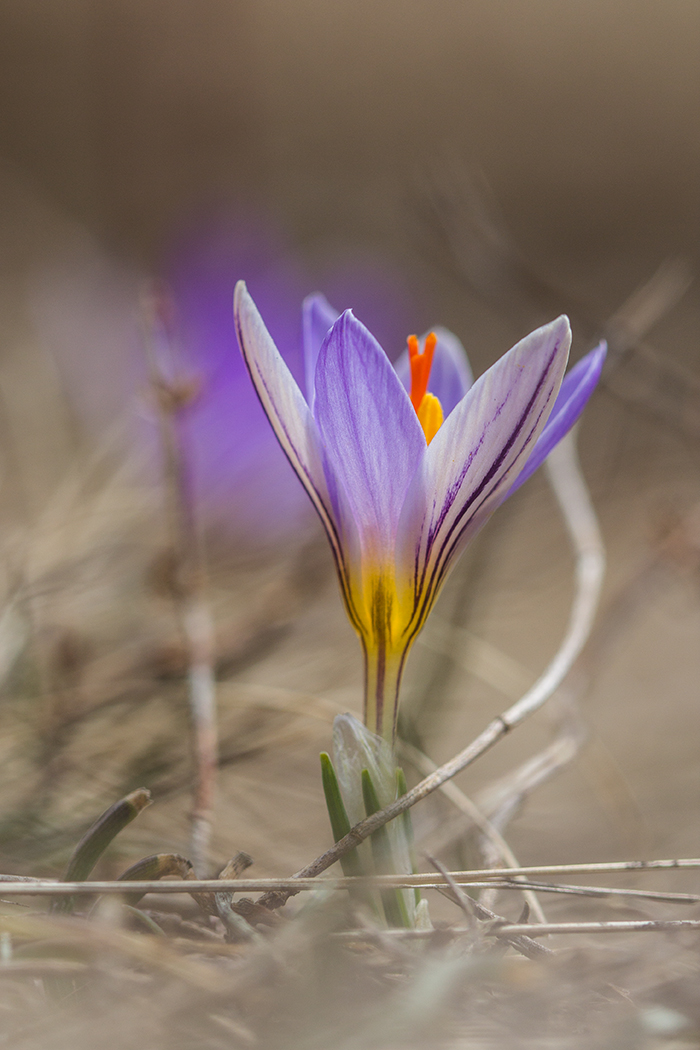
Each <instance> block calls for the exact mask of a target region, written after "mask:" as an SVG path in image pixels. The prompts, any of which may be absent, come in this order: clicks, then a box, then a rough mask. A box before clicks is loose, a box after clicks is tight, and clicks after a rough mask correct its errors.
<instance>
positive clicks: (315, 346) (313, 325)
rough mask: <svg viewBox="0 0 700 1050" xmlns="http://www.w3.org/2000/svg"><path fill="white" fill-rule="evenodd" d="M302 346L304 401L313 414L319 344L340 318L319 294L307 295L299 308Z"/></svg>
mask: <svg viewBox="0 0 700 1050" xmlns="http://www.w3.org/2000/svg"><path fill="white" fill-rule="evenodd" d="M301 316H302V331H303V345H304V379H305V381H306V401H307V404H308V406H309V408H310V409H311V411H312V412H313V410H314V400H315V397H316V362H317V361H318V354H319V350H320V349H321V343H322V342H323V340H324V339H325V338H326V335H327V334H328V331H329V329H330V328H332V326H333V325H334V324H335V322H336V321H337V320H338V318H339V317H340V314H339V313H338V311H337V310H334V309H333V307H332V306H331V304H330V303H329V302H328V300H327V299H326V298H325V296H323V295H321V293H320V292H315V293H314V294H313V295H307V297H306V299H304V302H303V304H302V308H301Z"/></svg>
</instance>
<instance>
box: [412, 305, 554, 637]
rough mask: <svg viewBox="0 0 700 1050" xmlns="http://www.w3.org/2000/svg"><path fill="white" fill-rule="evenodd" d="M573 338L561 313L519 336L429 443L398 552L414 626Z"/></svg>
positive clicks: (547, 399)
mask: <svg viewBox="0 0 700 1050" xmlns="http://www.w3.org/2000/svg"><path fill="white" fill-rule="evenodd" d="M570 343H571V332H570V328H569V323H568V320H567V319H566V318H565V317H561V318H558V319H557V320H556V321H553V322H552V323H551V324H549V325H545V326H544V328H540V329H538V330H537V331H536V332H532V333H531V334H530V335H529V336H527V337H526V338H525V339H523V340H521V342H519V343H518V344H517V345H516V346H514V347H513V349H512V350H510V351H509V352H508V353H507V354H506V355H505V356H504V357H502V358H501V359H500V361H497V362H496V364H495V365H493V366H492V367H491V368H490V369H489V370H488V371H487V372H486V373H484V375H483V376H481V378H480V379H478V380H477V382H476V383H475V384H474V386H473V387H472V389H471V390H470V391H469V392H468V393H467V394H466V395H465V397H464V398H463V400H462V401H461V402H460V404H459V405H458V406H457V408H456V409H455V410H454V411H453V413H452V414H451V415H450V416H449V417H448V419H447V420H446V421H445V423H444V424H443V426H442V427H441V428H440V430H439V431H438V433H437V434H436V436H435V438H434V439H433V441H432V442H431V444H430V446H429V447H428V450H427V453H426V455H425V457H424V458H423V461H422V463H421V466H420V470H419V473H418V474H417V475H416V478H415V479H414V481H413V483H412V485H411V488H410V490H409V493H408V495H407V497H406V503H405V507H404V511H403V513H402V517H401V524H400V530H399V543H398V553H397V565H398V568H399V572H400V574H401V575H402V576H403V579H404V582H405V584H406V585H407V586H409V587H410V588H411V589H412V590H413V591H414V594H415V623H416V624H417V626H418V627H419V626H420V624H422V622H423V620H424V619H425V616H426V615H427V613H428V611H429V609H430V606H431V605H432V602H433V601H434V600H435V598H436V596H437V593H438V591H439V588H440V585H441V582H442V580H443V579H444V576H445V573H446V570H447V567H448V565H449V564H450V563H451V561H452V560H453V558H454V556H455V555H456V553H457V551H458V550H459V549H461V548H462V546H463V545H464V543H465V542H466V541H467V540H468V539H469V538H471V536H473V535H474V534H475V532H476V531H477V530H478V529H479V528H480V527H481V525H482V524H483V523H484V521H486V519H487V518H488V517H489V515H490V514H491V513H492V512H493V511H494V510H495V508H496V507H497V506H498V504H499V502H500V497H501V496H502V493H503V491H504V489H506V488H507V486H508V484H509V482H511V481H512V479H513V477H514V475H516V474H517V471H518V467H519V465H520V464H522V462H523V460H524V458H525V457H527V455H528V454H529V452H530V451H531V449H532V448H533V446H534V443H535V441H536V440H537V438H538V436H539V434H540V433H541V431H542V429H543V428H544V425H545V422H546V420H547V418H548V416H549V412H550V411H551V407H552V405H553V404H554V400H555V397H556V394H557V392H558V390H559V387H560V384H561V380H562V376H563V373H564V369H565V368H566V360H567V357H568V352H569V346H570ZM416 629H417V628H416Z"/></svg>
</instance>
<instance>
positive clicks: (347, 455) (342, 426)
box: [315, 310, 426, 562]
mask: <svg viewBox="0 0 700 1050" xmlns="http://www.w3.org/2000/svg"><path fill="white" fill-rule="evenodd" d="M315 384H316V401H315V416H316V421H317V423H318V427H319V431H320V433H321V438H322V441H323V445H324V448H325V452H326V455H327V457H328V461H329V465H330V467H331V470H332V473H333V475H334V477H335V478H336V479H338V480H339V481H340V484H341V486H342V488H343V490H344V492H345V495H346V497H347V502H348V509H349V512H350V514H351V515H352V517H353V519H354V521H355V523H356V525H357V529H358V532H359V535H360V537H361V540H362V548H363V553H364V555H365V557H367V558H370V559H377V560H379V561H386V559H387V558H390V559H391V561H392V562H393V546H394V536H395V534H396V528H397V525H398V521H399V516H400V513H401V508H402V506H403V502H404V498H405V496H406V491H407V489H408V486H409V484H410V482H411V479H412V478H413V475H414V474H415V472H416V469H417V467H418V464H419V462H420V459H421V457H422V456H423V454H424V453H425V451H426V443H425V437H424V436H423V431H422V429H421V426H420V423H419V422H418V417H417V416H416V413H415V412H414V410H413V406H412V405H411V402H410V400H409V397H408V395H407V393H406V391H405V390H404V388H403V386H402V385H401V382H400V380H399V378H398V376H397V375H396V373H395V371H394V369H393V368H392V366H391V363H390V361H389V359H388V357H387V356H386V354H385V353H384V351H383V350H382V348H381V347H380V345H379V343H378V342H377V341H376V339H375V338H374V336H373V335H371V334H370V333H369V332H368V331H367V329H366V328H365V327H364V325H362V324H360V322H359V321H358V320H356V318H355V317H354V316H353V314H352V312H351V311H350V310H346V311H345V313H344V314H342V315H341V317H340V318H339V319H338V320H337V321H336V323H335V324H334V325H333V327H332V328H331V330H330V332H329V333H328V335H327V336H326V338H325V340H324V342H323V345H322V347H321V351H320V353H319V357H318V362H317V366H316V379H315Z"/></svg>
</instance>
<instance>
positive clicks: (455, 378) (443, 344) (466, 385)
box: [394, 328, 474, 417]
mask: <svg viewBox="0 0 700 1050" xmlns="http://www.w3.org/2000/svg"><path fill="white" fill-rule="evenodd" d="M432 330H433V331H434V332H435V335H436V336H437V345H436V347H435V353H434V355H433V366H432V368H431V370H430V380H429V382H428V390H429V391H430V393H431V394H434V395H435V397H436V398H437V399H438V401H439V402H440V404H441V405H442V410H443V412H444V413H445V416H446V417H447V416H448V415H449V414H450V412H451V411H452V409H453V408H455V407H456V406H457V405H458V404H459V402H460V401H461V400H462V398H463V397H464V395H465V394H466V392H467V390H470V389H471V387H472V385H473V383H474V377H473V376H472V370H471V368H470V367H469V358H468V357H467V351H466V350H465V349H464V347H463V346H462V344H461V342H460V341H459V339H458V338H457V336H456V335H454V334H453V333H452V332H450V331H448V329H447V328H434V329H432ZM424 345H425V336H422V338H421V340H420V347H421V352H422V351H423V347H424ZM394 367H395V368H396V374H397V375H398V377H399V379H400V380H401V382H402V383H403V385H404V387H405V389H406V390H407V391H409V392H410V389H411V366H410V364H409V360H408V349H406V350H404V352H403V353H402V354H401V356H400V357H399V358H398V360H397V361H396V364H395V366H394Z"/></svg>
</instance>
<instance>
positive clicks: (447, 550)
mask: <svg viewBox="0 0 700 1050" xmlns="http://www.w3.org/2000/svg"><path fill="white" fill-rule="evenodd" d="M234 314H235V322H236V329H237V333H238V340H239V343H240V346H241V350H242V353H243V357H244V359H245V362H246V365H247V367H248V371H249V372H250V375H251V378H252V380H253V383H254V385H255V388H256V390H257V393H258V396H259V398H260V401H261V403H262V406H263V408H264V410H265V412H266V414H267V416H268V418H269V420H270V422H271V424H272V427H273V429H274V431H275V433H276V435H277V438H278V440H279V442H280V444H281V446H282V448H283V449H284V451H285V453H286V455H287V457H288V459H289V461H290V463H291V464H292V466H293V468H294V470H295V471H296V473H297V475H298V477H299V479H300V481H301V482H302V484H303V486H304V488H305V489H306V491H307V494H308V495H309V497H310V498H311V501H312V503H313V505H314V507H315V508H316V511H317V512H318V515H319V517H320V518H321V521H322V523H323V526H324V528H325V530H326V533H327V535H328V539H329V540H330V544H331V548H332V551H333V556H334V559H335V563H336V568H337V571H338V576H339V579H340V585H341V590H342V594H343V598H344V601H345V606H346V609H347V613H348V616H349V617H350V620H351V622H352V624H353V626H354V628H355V630H356V631H357V633H358V635H359V637H360V641H361V643H362V648H363V653H364V662H365V724H366V725H367V726H369V728H370V729H372V730H373V731H374V732H376V733H378V734H379V735H380V736H383V737H384V738H385V739H386V740H388V741H389V742H392V741H393V737H394V733H395V728H396V716H397V708H398V692H399V686H400V682H401V676H402V673H403V669H404V666H405V662H406V658H407V656H408V653H409V651H410V649H411V646H412V644H413V642H414V641H415V638H416V636H417V634H418V632H419V631H420V630H421V628H422V627H423V625H424V623H425V620H426V618H427V616H428V614H429V612H430V610H431V608H432V606H433V604H434V602H435V600H436V598H437V596H438V594H439V593H440V590H441V588H442V586H443V584H444V582H445V580H446V579H447V576H448V575H449V572H450V570H451V568H452V567H453V565H454V563H455V559H456V558H457V556H458V555H459V553H460V552H461V550H462V549H463V548H464V546H465V545H466V544H467V543H468V542H469V541H470V540H471V539H472V538H473V537H474V536H475V534H476V533H477V531H478V530H479V529H480V528H481V526H482V525H483V524H484V523H485V522H486V521H487V519H488V518H489V517H490V515H491V514H492V513H493V512H494V510H495V509H496V508H497V507H498V506H499V504H500V503H502V502H503V500H504V499H505V498H506V497H507V496H508V495H510V493H511V492H513V491H514V490H515V489H516V488H517V487H518V486H519V484H521V483H522V480H525V478H526V477H528V476H529V475H530V474H531V473H532V472H533V471H534V470H535V469H536V468H537V466H539V465H540V464H541V463H542V461H543V460H544V459H545V457H546V456H547V455H548V453H549V452H550V451H551V449H552V448H553V446H554V445H555V444H556V442H557V441H559V440H560V439H561V438H562V437H563V436H564V434H565V433H566V432H567V431H568V430H569V429H570V427H571V426H572V425H573V423H574V422H575V421H576V419H577V418H578V416H579V415H580V413H581V411H582V409H583V406H584V405H585V403H586V401H587V399H588V397H589V396H590V394H591V392H592V390H593V388H594V386H595V384H596V382H597V379H598V376H599V374H600V369H601V367H602V363H603V358H604V355H605V347H604V346H603V345H601V346H600V347H598V348H597V349H596V350H594V351H592V353H591V354H589V355H588V356H587V357H586V358H584V359H583V361H581V362H580V363H579V365H577V367H576V368H575V369H573V370H572V372H571V373H570V375H569V377H567V380H566V381H565V383H564V385H563V386H562V379H563V377H564V371H565V369H566V363H567V359H568V354H569V346H570V343H571V332H570V328H569V322H568V319H567V318H566V317H563V316H562V317H559V318H557V319H556V320H555V321H552V322H551V323H550V324H548V325H545V326H544V327H542V328H538V329H537V330H536V331H534V332H532V333H531V334H530V335H528V336H526V337H525V338H524V339H522V340H521V341H520V342H519V343H517V344H516V345H515V346H514V347H513V348H512V349H511V350H510V351H509V352H508V353H507V354H505V355H504V356H503V357H502V358H501V359H500V360H499V361H497V362H496V363H495V364H494V365H493V366H492V367H491V368H489V369H488V371H486V372H485V373H484V375H482V376H481V377H480V378H479V379H478V380H477V381H476V382H475V383H473V384H472V383H471V376H470V374H469V373H468V371H467V369H466V365H465V363H464V361H462V363H461V364H460V363H459V361H460V358H459V354H458V353H457V351H458V347H457V344H456V341H455V339H454V337H453V336H451V335H450V334H449V333H445V332H444V331H439V332H438V333H430V334H429V335H428V336H427V337H426V338H424V339H423V340H422V341H419V340H418V339H416V338H415V337H411V338H409V341H408V343H409V346H408V355H407V356H408V371H409V372H410V384H409V390H407V389H406V387H405V386H404V384H403V382H402V380H401V378H400V375H399V373H397V371H396V370H395V369H394V367H393V366H392V364H391V362H390V361H389V358H388V357H387V355H386V354H385V353H384V351H383V350H382V348H381V347H380V346H379V344H378V343H377V341H376V340H375V339H374V337H373V336H372V335H371V333H370V332H369V331H368V330H367V329H366V328H365V327H364V326H363V325H362V324H361V323H360V322H359V321H358V320H357V319H356V318H355V317H354V316H353V314H352V312H351V311H350V310H346V311H345V312H344V313H343V314H341V315H340V316H337V314H336V313H335V311H334V310H332V308H331V307H330V306H329V305H328V304H327V303H326V302H325V300H323V299H322V298H321V297H312V298H311V299H310V300H307V302H306V304H305V310H304V332H305V351H306V388H307V391H306V392H307V396H306V398H305V397H304V395H303V394H302V392H301V390H300V389H299V386H298V385H297V383H296V382H295V380H294V378H293V377H292V375H291V373H290V371H289V369H288V368H287V366H286V364H285V362H284V360H283V358H282V356H281V355H280V353H279V352H278V350H277V348H276V347H275V344H274V342H273V341H272V338H271V337H270V335H269V333H268V331H267V329H266V327H265V325H264V323H263V320H262V318H261V316H260V314H259V313H258V310H257V308H256V306H255V304H254V302H253V300H252V299H251V297H250V296H249V294H248V292H247V290H246V287H245V284H244V283H243V282H239V284H238V285H237V287H236V293H235V298H234ZM431 364H433V365H434V366H435V367H434V373H433V382H432V389H431ZM398 368H399V372H401V373H404V374H405V372H406V362H405V361H404V362H401V361H399V363H398ZM407 383H408V379H407ZM557 395H559V396H557ZM442 399H444V400H442ZM548 420H549V423H548Z"/></svg>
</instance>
